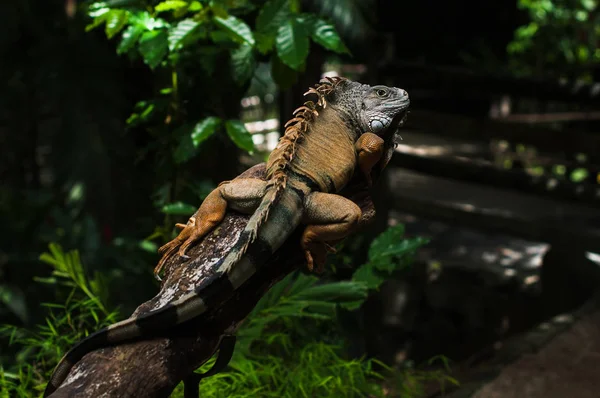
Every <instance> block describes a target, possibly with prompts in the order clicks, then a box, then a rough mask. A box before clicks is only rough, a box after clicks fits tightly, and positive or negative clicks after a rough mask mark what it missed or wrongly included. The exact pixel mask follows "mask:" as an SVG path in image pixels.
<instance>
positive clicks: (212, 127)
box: [191, 116, 221, 147]
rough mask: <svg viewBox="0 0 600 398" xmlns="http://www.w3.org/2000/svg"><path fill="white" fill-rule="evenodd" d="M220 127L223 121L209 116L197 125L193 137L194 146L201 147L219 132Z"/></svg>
mask: <svg viewBox="0 0 600 398" xmlns="http://www.w3.org/2000/svg"><path fill="white" fill-rule="evenodd" d="M220 125H221V119H219V118H218V117H216V116H209V117H207V118H205V119H203V120H202V121H200V122H199V123H198V124H196V125H195V126H194V130H193V131H192V135H191V137H192V141H193V143H194V146H196V147H198V146H200V144H202V143H203V142H204V141H206V140H207V139H208V138H209V137H210V136H212V135H213V134H214V133H215V132H216V131H217V128H218V127H219V126H220Z"/></svg>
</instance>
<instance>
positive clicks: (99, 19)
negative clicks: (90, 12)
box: [85, 9, 110, 32]
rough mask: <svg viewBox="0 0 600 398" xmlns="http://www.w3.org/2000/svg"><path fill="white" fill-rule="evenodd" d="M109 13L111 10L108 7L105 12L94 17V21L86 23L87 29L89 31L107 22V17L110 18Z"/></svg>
mask: <svg viewBox="0 0 600 398" xmlns="http://www.w3.org/2000/svg"><path fill="white" fill-rule="evenodd" d="M109 15H110V10H108V9H106V10H105V12H102V13H100V14H98V15H97V16H95V17H94V20H93V21H92V23H91V24H88V25H86V27H85V31H86V32H89V31H90V30H92V29H95V28H97V27H98V26H100V25H102V24H103V23H105V22H106V19H107V18H108V16H109Z"/></svg>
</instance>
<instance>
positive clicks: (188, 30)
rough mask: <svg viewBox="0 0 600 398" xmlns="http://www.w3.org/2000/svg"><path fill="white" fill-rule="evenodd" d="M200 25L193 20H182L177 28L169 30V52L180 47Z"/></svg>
mask: <svg viewBox="0 0 600 398" xmlns="http://www.w3.org/2000/svg"><path fill="white" fill-rule="evenodd" d="M199 25H200V23H199V22H197V21H195V20H193V19H184V20H183V21H181V22H179V23H178V24H177V26H175V27H174V28H172V29H170V30H169V50H171V51H173V50H175V49H177V48H179V47H181V46H182V44H183V42H184V40H186V39H187V38H188V37H189V36H190V35H191V34H192V33H193V32H194V30H195V29H196V28H197V27H198V26H199Z"/></svg>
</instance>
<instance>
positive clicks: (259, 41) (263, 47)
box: [254, 32, 275, 54]
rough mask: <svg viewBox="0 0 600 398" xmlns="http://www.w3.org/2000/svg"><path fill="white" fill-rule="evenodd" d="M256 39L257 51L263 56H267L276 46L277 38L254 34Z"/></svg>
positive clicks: (258, 33)
mask: <svg viewBox="0 0 600 398" xmlns="http://www.w3.org/2000/svg"><path fill="white" fill-rule="evenodd" d="M254 39H256V49H257V50H258V51H259V52H260V53H261V54H267V53H268V52H269V51H271V50H272V49H273V47H274V46H275V36H271V35H267V34H264V33H260V32H254Z"/></svg>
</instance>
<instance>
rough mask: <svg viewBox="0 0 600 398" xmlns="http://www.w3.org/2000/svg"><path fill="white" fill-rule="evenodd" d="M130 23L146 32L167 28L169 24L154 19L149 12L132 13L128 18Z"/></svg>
mask: <svg viewBox="0 0 600 398" xmlns="http://www.w3.org/2000/svg"><path fill="white" fill-rule="evenodd" d="M129 20H130V23H131V24H135V25H141V26H143V27H144V28H145V29H146V30H156V29H160V28H165V27H169V26H170V25H169V23H168V22H167V21H165V20H164V19H162V18H155V17H153V16H152V15H151V14H150V13H149V12H147V11H143V12H139V11H138V12H133V13H132V15H131V16H130V17H129Z"/></svg>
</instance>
